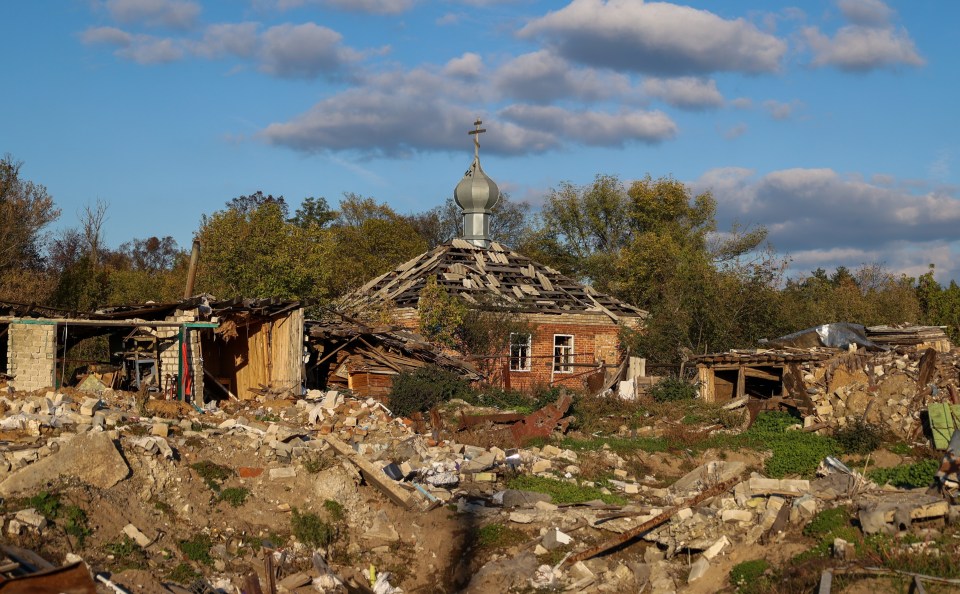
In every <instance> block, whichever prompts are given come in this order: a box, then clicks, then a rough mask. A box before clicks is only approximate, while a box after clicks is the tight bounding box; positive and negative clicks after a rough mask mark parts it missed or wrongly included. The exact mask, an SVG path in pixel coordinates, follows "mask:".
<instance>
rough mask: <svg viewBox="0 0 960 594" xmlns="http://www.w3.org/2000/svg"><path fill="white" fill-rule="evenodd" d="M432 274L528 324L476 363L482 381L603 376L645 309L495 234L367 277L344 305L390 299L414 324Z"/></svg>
mask: <svg viewBox="0 0 960 594" xmlns="http://www.w3.org/2000/svg"><path fill="white" fill-rule="evenodd" d="M430 278H435V279H437V284H438V285H439V286H440V287H442V288H443V289H444V290H445V291H446V292H447V294H448V295H453V296H455V297H457V298H458V299H460V300H461V301H462V302H463V303H464V304H466V305H467V306H468V307H478V308H483V307H489V305H490V304H498V305H499V306H501V307H502V308H504V309H507V310H509V311H510V312H513V313H512V314H511V315H512V316H514V317H516V318H517V319H518V320H520V321H522V322H525V323H526V324H524V325H525V326H526V327H527V328H528V329H529V332H525V333H523V334H514V335H512V336H511V340H510V345H509V347H508V348H504V350H503V352H498V353H488V354H487V356H486V357H484V358H483V360H482V361H478V365H477V366H478V367H479V368H481V369H486V370H487V371H488V377H487V379H488V381H493V382H494V383H498V384H500V385H503V386H505V387H510V388H512V389H519V390H530V389H532V388H533V387H535V386H538V385H540V386H554V385H559V386H571V387H576V388H585V387H588V384H593V385H594V386H595V383H596V382H600V383H602V381H603V380H604V379H605V378H606V376H607V374H609V373H611V372H612V371H614V370H615V369H616V368H617V366H618V365H619V364H620V362H621V360H622V358H623V353H621V352H620V349H619V332H620V329H621V327H623V326H627V327H630V328H638V327H639V326H640V325H641V324H642V321H643V318H644V317H645V316H646V312H644V311H643V310H640V309H638V308H636V307H633V306H632V305H629V304H627V303H624V302H622V301H620V300H618V299H616V298H614V297H611V296H609V295H604V294H601V293H598V292H596V291H594V290H593V289H592V288H590V287H588V286H584V285H582V284H580V283H578V282H576V281H575V280H573V279H571V278H569V277H566V276H564V275H562V274H560V273H559V272H558V271H556V270H554V269H552V268H550V267H549V266H544V265H542V264H538V263H536V262H534V261H533V260H531V259H529V258H527V257H526V256H523V255H522V254H519V253H517V252H514V251H511V250H509V249H507V248H505V247H503V246H501V245H499V244H497V243H495V242H490V244H489V245H488V246H487V247H478V246H476V245H473V244H472V243H469V242H467V241H465V240H462V239H454V240H453V241H452V242H450V243H447V244H444V245H441V246H438V247H436V248H434V249H432V250H430V251H428V252H425V253H423V254H421V255H420V256H417V257H416V258H414V259H412V260H410V261H409V262H406V263H404V264H402V265H400V266H398V267H397V268H396V269H394V270H392V271H390V272H388V273H386V274H384V275H382V276H380V277H378V278H376V279H374V280H372V281H370V282H369V283H367V284H366V285H365V286H363V287H361V288H360V289H359V290H358V291H357V292H356V293H354V294H353V295H351V296H350V297H349V299H348V300H347V302H346V304H345V305H346V306H347V307H348V309H349V310H351V311H354V312H362V311H364V310H371V309H378V310H381V309H383V308H384V307H388V308H390V309H391V311H392V314H393V318H394V321H395V322H396V323H397V324H398V325H401V326H404V327H406V328H410V329H412V330H416V329H417V328H418V326H419V322H420V320H419V309H418V305H419V301H420V292H421V291H422V290H423V289H424V287H425V286H426V283H427V281H428V280H429V279H430ZM491 371H492V373H490V372H491Z"/></svg>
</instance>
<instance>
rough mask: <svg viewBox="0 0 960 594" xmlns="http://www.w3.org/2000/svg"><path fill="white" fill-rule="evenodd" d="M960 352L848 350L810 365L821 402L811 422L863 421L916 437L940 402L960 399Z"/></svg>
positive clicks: (810, 380)
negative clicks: (926, 415) (958, 389)
mask: <svg viewBox="0 0 960 594" xmlns="http://www.w3.org/2000/svg"><path fill="white" fill-rule="evenodd" d="M958 371H960V353H958V352H956V351H950V352H946V353H941V352H937V351H935V350H933V349H926V350H920V351H918V350H916V349H912V348H899V349H895V350H891V351H887V352H876V353H871V352H864V351H858V352H855V353H843V354H840V355H837V356H835V357H833V358H832V359H828V360H827V361H825V362H823V363H820V364H816V365H810V366H808V369H807V370H806V372H805V373H804V376H803V380H804V384H805V385H806V389H807V394H808V395H809V397H810V399H811V400H812V401H813V404H814V406H815V415H813V416H812V417H808V421H807V424H808V425H813V424H818V423H826V424H827V425H828V426H830V427H833V428H836V427H844V426H846V425H848V424H851V423H855V422H857V421H866V422H867V423H870V424H873V425H877V426H880V427H884V428H885V429H887V430H888V431H890V432H891V433H892V434H894V435H898V436H901V437H903V438H905V439H915V438H917V437H918V436H920V434H921V430H922V420H921V415H922V413H923V412H924V411H925V410H926V407H927V406H928V405H929V404H931V403H934V402H956V400H955V399H956V397H957V392H956V386H957V381H958Z"/></svg>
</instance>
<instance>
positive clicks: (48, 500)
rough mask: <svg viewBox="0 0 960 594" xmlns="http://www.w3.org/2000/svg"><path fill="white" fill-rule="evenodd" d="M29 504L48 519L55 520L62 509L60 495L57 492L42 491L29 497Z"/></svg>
mask: <svg viewBox="0 0 960 594" xmlns="http://www.w3.org/2000/svg"><path fill="white" fill-rule="evenodd" d="M27 505H29V506H30V507H32V508H33V509H35V510H37V513H39V514H40V515H41V516H43V517H45V518H46V519H48V520H54V519H56V517H57V513H58V512H59V511H60V496H59V495H57V494H56V493H48V492H47V491H42V492H41V493H39V494H37V495H34V496H33V497H31V498H29V499H27Z"/></svg>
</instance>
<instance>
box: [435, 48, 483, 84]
mask: <svg viewBox="0 0 960 594" xmlns="http://www.w3.org/2000/svg"><path fill="white" fill-rule="evenodd" d="M481 72H483V59H482V58H481V57H480V56H479V55H478V54H475V53H473V52H466V53H465V54H463V55H462V56H460V57H459V58H453V59H452V60H450V61H449V62H447V63H446V64H445V65H444V67H443V73H444V74H446V75H447V76H455V77H462V78H467V79H474V78H477V77H478V76H480V73H481Z"/></svg>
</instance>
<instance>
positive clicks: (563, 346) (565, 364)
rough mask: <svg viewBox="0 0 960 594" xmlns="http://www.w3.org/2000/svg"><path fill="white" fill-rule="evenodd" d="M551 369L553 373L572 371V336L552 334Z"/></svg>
mask: <svg viewBox="0 0 960 594" xmlns="http://www.w3.org/2000/svg"><path fill="white" fill-rule="evenodd" d="M553 371H554V372H555V373H573V336H571V335H569V334H554V335H553Z"/></svg>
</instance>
